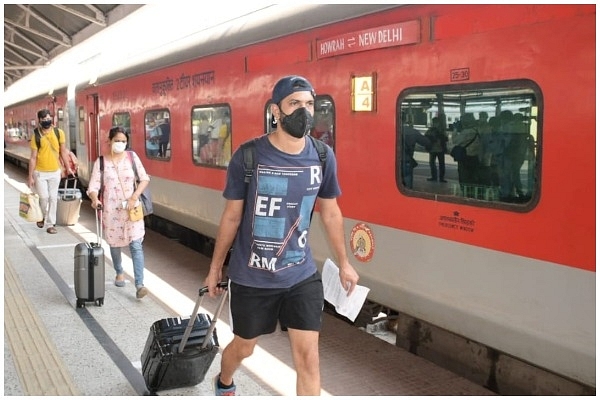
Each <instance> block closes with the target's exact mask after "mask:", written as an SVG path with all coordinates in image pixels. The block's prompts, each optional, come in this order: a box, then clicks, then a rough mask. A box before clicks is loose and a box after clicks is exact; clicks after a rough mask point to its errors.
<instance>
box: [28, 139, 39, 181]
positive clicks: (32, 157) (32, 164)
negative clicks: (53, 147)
mask: <svg viewBox="0 0 600 400" xmlns="http://www.w3.org/2000/svg"><path fill="white" fill-rule="evenodd" d="M31 140H34V139H31ZM37 154H38V151H37V149H31V154H30V155H29V179H28V184H29V187H33V185H35V179H34V178H33V173H34V172H35V167H36V165H37Z"/></svg>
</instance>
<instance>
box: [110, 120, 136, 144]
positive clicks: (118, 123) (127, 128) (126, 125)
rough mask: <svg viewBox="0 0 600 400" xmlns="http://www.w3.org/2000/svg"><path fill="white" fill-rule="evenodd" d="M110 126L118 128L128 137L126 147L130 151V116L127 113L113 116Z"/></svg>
mask: <svg viewBox="0 0 600 400" xmlns="http://www.w3.org/2000/svg"><path fill="white" fill-rule="evenodd" d="M111 126H120V127H121V128H123V130H124V131H125V132H127V134H128V135H129V142H128V143H127V147H128V148H129V149H131V144H132V143H133V142H132V140H131V115H130V114H129V113H116V114H113V117H112V125H111Z"/></svg>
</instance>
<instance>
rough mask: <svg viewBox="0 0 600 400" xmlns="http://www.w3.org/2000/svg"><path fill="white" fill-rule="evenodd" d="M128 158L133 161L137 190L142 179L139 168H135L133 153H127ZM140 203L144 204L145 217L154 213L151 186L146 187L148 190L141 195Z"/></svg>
mask: <svg viewBox="0 0 600 400" xmlns="http://www.w3.org/2000/svg"><path fill="white" fill-rule="evenodd" d="M127 156H128V157H129V161H131V166H132V168H133V173H134V174H135V189H137V185H138V184H139V183H140V178H139V176H138V172H137V167H136V166H135V161H133V157H132V156H131V151H128V152H127ZM135 189H134V190H135ZM140 203H141V204H142V208H143V210H144V216H146V215H150V214H152V213H154V207H153V205H152V194H151V193H150V187H149V186H146V189H144V191H143V192H142V194H141V195H140Z"/></svg>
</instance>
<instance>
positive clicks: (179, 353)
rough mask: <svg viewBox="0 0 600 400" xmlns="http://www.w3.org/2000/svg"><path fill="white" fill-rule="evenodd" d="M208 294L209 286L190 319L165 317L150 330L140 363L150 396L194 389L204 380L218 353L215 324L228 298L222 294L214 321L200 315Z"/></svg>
mask: <svg viewBox="0 0 600 400" xmlns="http://www.w3.org/2000/svg"><path fill="white" fill-rule="evenodd" d="M219 287H221V288H227V282H221V283H219ZM205 293H208V288H207V287H203V288H201V289H200V290H199V293H198V300H197V301H196V306H195V308H194V312H193V313H192V315H191V316H190V318H188V319H181V318H164V319H161V320H158V321H156V322H154V323H153V324H152V326H151V327H150V334H149V335H148V339H147V340H146V345H145V347H144V351H143V352H142V358H141V362H142V375H143V376H144V381H145V382H146V387H147V388H148V390H149V391H150V392H151V393H156V392H157V391H159V390H167V389H175V388H180V387H187V386H194V385H197V384H198V383H200V382H202V381H203V380H204V377H205V375H206V372H207V371H208V369H209V368H210V365H211V364H212V362H213V360H214V358H215V356H216V355H217V353H218V352H219V341H218V338H217V332H216V330H215V325H216V324H217V318H218V316H219V314H220V313H221V310H222V309H223V306H224V305H225V300H226V298H227V293H223V295H222V298H221V301H220V302H219V306H218V307H217V311H216V312H215V316H214V318H213V319H212V320H211V318H210V317H209V316H208V315H207V314H198V309H199V308H200V304H201V303H202V298H203V295H204V294H205Z"/></svg>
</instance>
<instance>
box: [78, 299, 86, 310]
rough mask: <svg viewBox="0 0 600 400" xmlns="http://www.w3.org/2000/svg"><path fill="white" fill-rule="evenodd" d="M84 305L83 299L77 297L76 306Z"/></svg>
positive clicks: (81, 306)
mask: <svg viewBox="0 0 600 400" xmlns="http://www.w3.org/2000/svg"><path fill="white" fill-rule="evenodd" d="M83 307H85V301H83V300H79V299H77V308H83Z"/></svg>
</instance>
